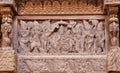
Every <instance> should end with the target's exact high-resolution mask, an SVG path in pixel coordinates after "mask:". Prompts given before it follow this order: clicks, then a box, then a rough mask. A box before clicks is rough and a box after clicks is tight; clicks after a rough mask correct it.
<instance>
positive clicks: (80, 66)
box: [18, 55, 106, 73]
mask: <svg viewBox="0 0 120 73" xmlns="http://www.w3.org/2000/svg"><path fill="white" fill-rule="evenodd" d="M18 65H19V67H18V68H19V72H18V73H30V72H31V73H106V55H92V56H91V55H84V56H80V55H41V56H39V55H36V56H35V55H34V56H23V55H19V64H18Z"/></svg>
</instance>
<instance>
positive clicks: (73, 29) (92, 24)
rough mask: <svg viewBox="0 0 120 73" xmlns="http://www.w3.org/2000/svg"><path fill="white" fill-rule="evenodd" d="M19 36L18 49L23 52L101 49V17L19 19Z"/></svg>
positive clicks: (103, 47)
mask: <svg viewBox="0 0 120 73" xmlns="http://www.w3.org/2000/svg"><path fill="white" fill-rule="evenodd" d="M19 36H20V37H19V50H20V51H21V53H23V54H24V53H33V52H35V53H49V54H55V53H57V54H58V53H59V54H67V53H88V52H89V53H91V54H95V53H97V54H101V53H103V52H105V27H104V21H103V20H81V21H75V20H70V21H64V20H60V21H52V20H45V21H23V20H20V26H19Z"/></svg>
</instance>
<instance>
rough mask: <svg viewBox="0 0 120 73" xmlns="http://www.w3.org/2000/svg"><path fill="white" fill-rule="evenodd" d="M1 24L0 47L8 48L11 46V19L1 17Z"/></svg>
mask: <svg viewBox="0 0 120 73" xmlns="http://www.w3.org/2000/svg"><path fill="white" fill-rule="evenodd" d="M2 22H3V23H2V25H1V32H2V47H10V46H11V31H12V26H11V22H12V19H11V18H9V17H3V19H2Z"/></svg>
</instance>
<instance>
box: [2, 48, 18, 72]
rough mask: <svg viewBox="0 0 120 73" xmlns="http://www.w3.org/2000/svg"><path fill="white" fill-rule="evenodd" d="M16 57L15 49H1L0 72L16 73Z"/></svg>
mask: <svg viewBox="0 0 120 73" xmlns="http://www.w3.org/2000/svg"><path fill="white" fill-rule="evenodd" d="M16 59H17V56H16V53H15V51H14V50H0V73H16V64H17V60H16Z"/></svg>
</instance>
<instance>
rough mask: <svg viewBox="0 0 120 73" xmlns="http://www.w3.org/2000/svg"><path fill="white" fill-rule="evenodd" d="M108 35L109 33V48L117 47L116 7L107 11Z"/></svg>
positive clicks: (117, 20) (117, 25)
mask: <svg viewBox="0 0 120 73" xmlns="http://www.w3.org/2000/svg"><path fill="white" fill-rule="evenodd" d="M108 28H109V30H108V33H109V47H110V48H113V47H118V46H119V19H118V7H109V10H108Z"/></svg>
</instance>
